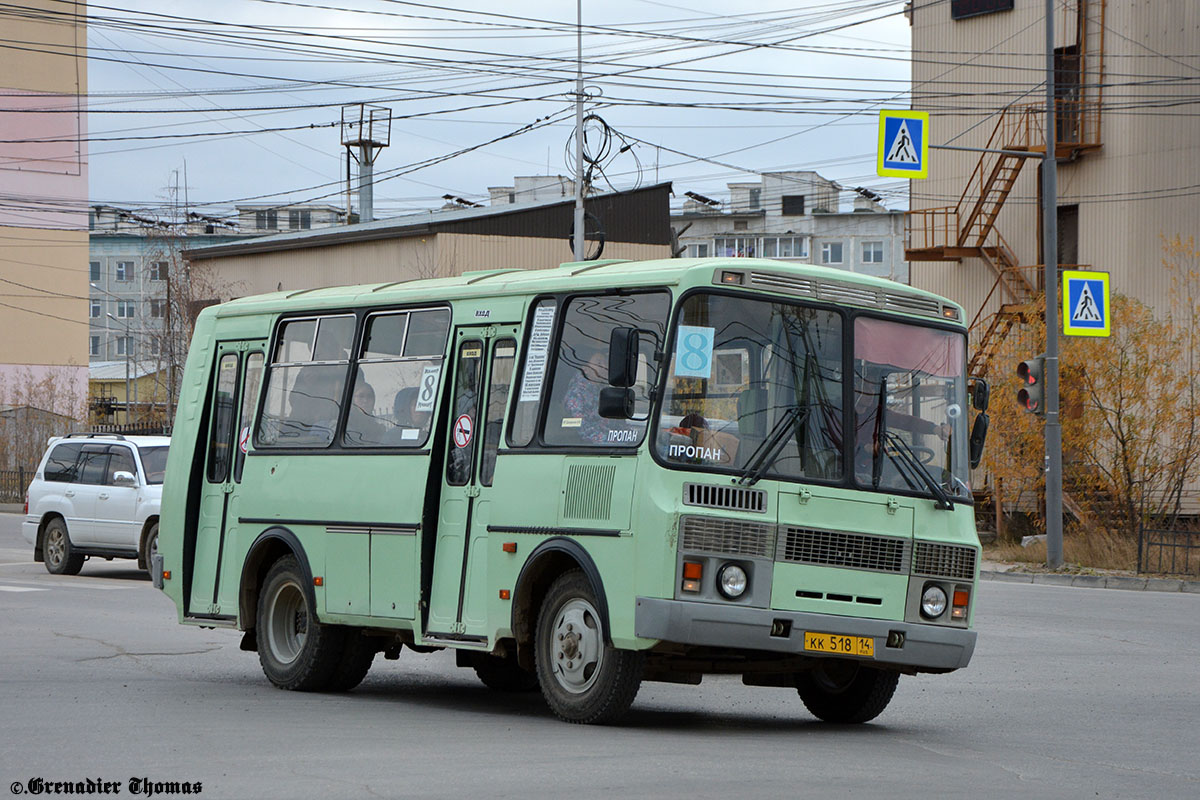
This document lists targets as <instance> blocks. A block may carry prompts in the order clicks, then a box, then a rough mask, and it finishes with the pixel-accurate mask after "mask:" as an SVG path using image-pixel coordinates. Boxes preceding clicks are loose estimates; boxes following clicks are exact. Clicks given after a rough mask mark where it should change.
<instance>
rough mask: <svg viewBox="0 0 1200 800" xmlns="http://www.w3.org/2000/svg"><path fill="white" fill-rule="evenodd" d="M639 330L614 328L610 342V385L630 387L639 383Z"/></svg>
mask: <svg viewBox="0 0 1200 800" xmlns="http://www.w3.org/2000/svg"><path fill="white" fill-rule="evenodd" d="M637 363H638V332H637V328H613V331H612V334H611V335H610V337H609V340H608V383H609V385H610V386H619V387H622V388H624V387H628V386H633V384H635V383H637Z"/></svg>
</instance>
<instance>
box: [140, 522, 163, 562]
mask: <svg viewBox="0 0 1200 800" xmlns="http://www.w3.org/2000/svg"><path fill="white" fill-rule="evenodd" d="M157 552H158V523H157V522H156V523H154V524H153V525H151V526H150V530H149V532H147V533H146V541H145V542H143V543H142V557H141V563H140V564H139V565H138V566H140V567H141V568H142V569H144V570H146V571H147V572H149V571H150V570H152V569H154V562H153V561H151V559H152V558H153V557H154V554H155V553H157Z"/></svg>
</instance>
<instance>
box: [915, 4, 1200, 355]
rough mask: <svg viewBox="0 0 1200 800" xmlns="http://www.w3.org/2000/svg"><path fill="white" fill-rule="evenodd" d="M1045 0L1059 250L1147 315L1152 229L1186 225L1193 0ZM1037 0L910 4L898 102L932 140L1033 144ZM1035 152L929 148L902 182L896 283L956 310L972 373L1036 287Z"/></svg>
mask: <svg viewBox="0 0 1200 800" xmlns="http://www.w3.org/2000/svg"><path fill="white" fill-rule="evenodd" d="M1056 6H1057V7H1058V8H1059V9H1060V11H1059V13H1058V14H1057V15H1056V17H1055V20H1054V27H1055V63H1056V65H1057V67H1056V78H1055V81H1056V84H1057V87H1058V88H1057V93H1056V96H1057V109H1058V114H1059V123H1058V136H1057V139H1058V142H1057V146H1056V154H1057V157H1058V197H1057V198H1054V200H1053V201H1052V202H1054V203H1055V205H1056V208H1057V215H1058V260H1059V263H1060V264H1063V265H1070V264H1080V265H1086V266H1087V267H1089V268H1091V269H1096V270H1103V271H1107V272H1109V273H1111V275H1112V279H1111V280H1112V290H1113V291H1114V292H1121V293H1124V294H1127V295H1131V296H1133V297H1135V298H1137V299H1139V300H1141V301H1143V302H1145V303H1147V304H1149V305H1150V306H1151V307H1153V308H1155V309H1156V311H1159V312H1162V311H1164V310H1166V309H1168V308H1169V307H1170V292H1171V282H1170V274H1169V273H1168V272H1167V271H1166V270H1165V269H1163V268H1162V265H1161V262H1162V256H1163V248H1162V237H1174V236H1175V235H1182V236H1184V237H1185V238H1186V237H1187V236H1198V237H1200V118H1198V117H1197V116H1196V109H1197V106H1196V78H1197V75H1200V55H1197V52H1198V50H1197V43H1200V0H1173V2H1171V3H1159V2H1150V1H1149V0H1066V2H1059V3H1057V4H1056ZM1044 10H1045V3H1044V2H1043V0H952V2H950V3H915V4H913V8H912V9H911V11H910V14H911V21H912V57H913V73H912V81H913V95H914V97H913V108H915V109H918V110H927V111H929V112H931V117H932V119H931V123H930V126H931V133H930V142H931V143H932V144H935V145H937V144H946V143H951V142H952V143H953V145H954V146H965V147H975V148H989V149H995V150H1000V149H1004V150H1017V151H1026V152H1030V153H1034V154H1036V155H1040V154H1041V153H1044V152H1045V146H1044V141H1045V139H1044V136H1045V134H1044V127H1043V126H1044V113H1043V110H1044V104H1045V90H1044V88H1043V79H1044V75H1045V55H1044V54H1045V49H1046V48H1045V28H1044V26H1043V21H1042V18H1043V16H1044ZM951 61H953V62H957V65H956V66H952V65H948V63H947V62H951ZM1039 161H1040V158H1033V159H1022V158H1018V157H1009V156H1004V155H1001V154H998V153H985V154H980V153H977V152H976V153H971V152H961V151H953V150H933V151H931V157H930V170H929V179H928V180H923V181H913V182H912V185H911V205H910V208H911V209H913V210H914V213H913V214H911V215H910V233H909V235H910V242H909V251H908V258H909V261H910V265H911V280H912V285H914V286H917V287H920V288H922V289H929V290H931V291H935V292H938V293H941V294H945V295H947V296H949V297H951V298H953V299H954V300H957V301H958V302H960V303H962V304H963V305H964V306H965V307H966V308H967V311H968V314H969V315H970V316H971V317H973V318H974V320H975V322H974V327H973V335H972V340H973V341H972V345H973V347H972V368H973V369H974V370H975V372H976V373H977V374H978V373H981V372H984V371H986V370H987V368H988V367H989V361H990V358H991V355H992V353H993V352H994V348H995V346H996V343H997V342H998V341H999V339H1000V338H1002V336H1003V334H1004V332H1005V331H1007V330H1008V327H1007V326H1008V324H1009V323H1010V322H1011V319H1012V314H1013V313H1014V310H1015V309H1017V308H1019V307H1020V305H1021V304H1022V303H1024V302H1025V301H1026V300H1028V299H1029V297H1030V296H1031V294H1032V293H1034V292H1036V291H1037V290H1039V289H1040V288H1041V275H1040V268H1039V267H1038V265H1040V264H1042V263H1043V254H1042V247H1041V225H1040V209H1041V207H1042V197H1041V191H1040V181H1039ZM993 368H994V365H993Z"/></svg>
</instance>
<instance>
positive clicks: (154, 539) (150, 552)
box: [146, 533, 158, 567]
mask: <svg viewBox="0 0 1200 800" xmlns="http://www.w3.org/2000/svg"><path fill="white" fill-rule="evenodd" d="M156 555H158V534H157V533H156V534H154V535H152V536H151V537H150V543H149V544H148V545H146V556H147V558H146V560H147V561H148V562H149V563H148V564H146V566H147V567H153V566H154V557H155V556H156Z"/></svg>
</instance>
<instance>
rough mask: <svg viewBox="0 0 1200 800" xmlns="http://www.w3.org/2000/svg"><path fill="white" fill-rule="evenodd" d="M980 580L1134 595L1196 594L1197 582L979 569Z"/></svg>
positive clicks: (1173, 579) (1198, 588) (1197, 591)
mask: <svg viewBox="0 0 1200 800" xmlns="http://www.w3.org/2000/svg"><path fill="white" fill-rule="evenodd" d="M979 577H980V579H981V580H990V581H1004V582H1008V583H1038V584H1042V585H1043V586H1082V587H1085V588H1088V589H1124V590H1126V591H1135V592H1178V593H1182V594H1200V581H1192V580H1181V579H1175V578H1136V577H1132V576H1125V575H1059V574H1055V573H1043V572H1001V571H999V570H989V569H985V570H980V571H979Z"/></svg>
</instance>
